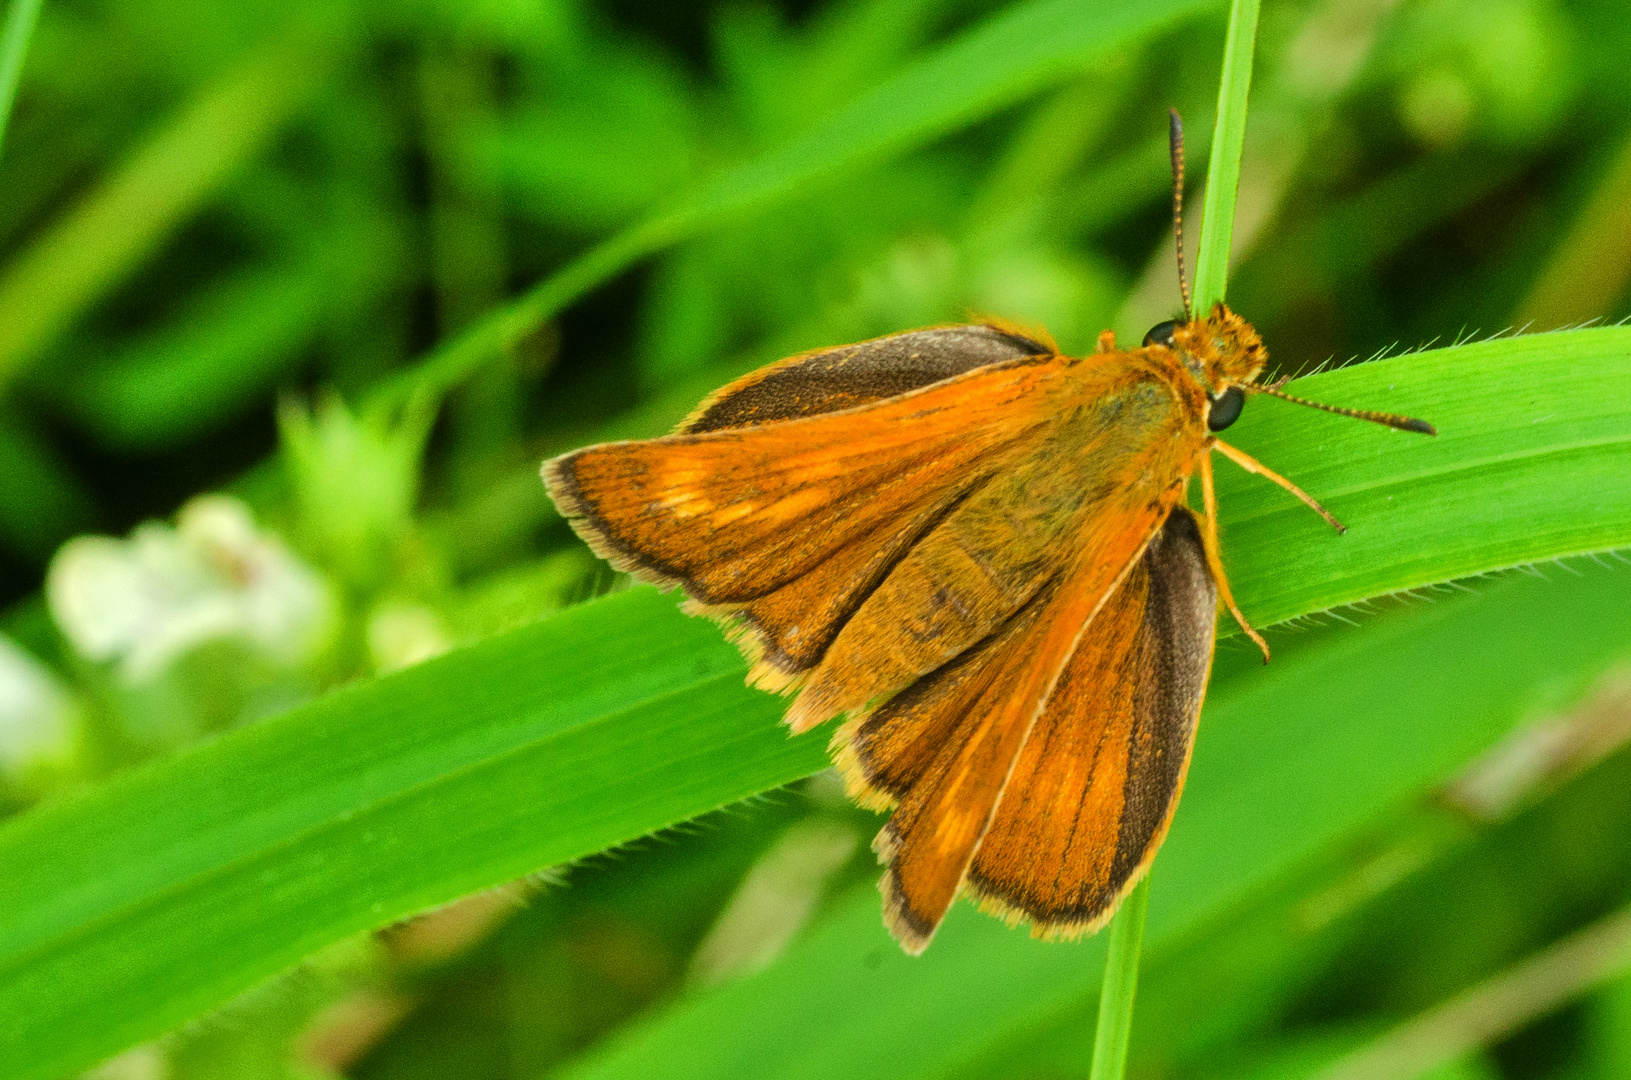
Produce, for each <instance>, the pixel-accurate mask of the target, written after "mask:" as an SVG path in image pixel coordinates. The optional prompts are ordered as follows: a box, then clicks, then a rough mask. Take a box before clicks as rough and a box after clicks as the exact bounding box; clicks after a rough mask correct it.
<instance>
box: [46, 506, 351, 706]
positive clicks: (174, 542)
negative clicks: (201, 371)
mask: <svg viewBox="0 0 1631 1080" xmlns="http://www.w3.org/2000/svg"><path fill="white" fill-rule="evenodd" d="M45 595H46V600H47V602H48V603H49V605H50V608H51V614H52V616H53V617H54V618H55V619H56V622H57V625H58V626H59V627H60V628H61V629H62V632H63V634H64V636H66V637H67V638H68V640H69V641H70V642H72V643H73V646H74V648H75V649H76V650H78V651H79V653H80V654H81V655H83V656H85V657H87V658H88V659H91V660H97V661H111V662H114V663H116V664H117V666H118V670H119V672H120V674H121V675H122V676H124V677H125V678H126V679H127V680H128V681H130V682H141V681H144V680H146V679H149V678H151V677H152V676H154V675H156V674H158V673H159V672H161V671H162V670H164V668H165V667H166V666H167V665H168V664H169V663H170V662H171V661H172V660H174V659H175V658H176V657H178V656H180V655H182V654H183V653H185V652H187V651H188V650H189V649H192V648H195V647H197V646H199V645H202V644H204V643H206V642H209V641H215V640H220V639H225V638H236V639H239V640H242V641H245V642H246V643H248V644H250V645H251V646H253V647H254V648H256V649H257V651H259V652H261V653H262V654H263V655H265V656H266V657H268V658H269V659H272V660H275V661H277V662H280V663H284V664H289V665H294V664H298V663H300V662H301V661H303V660H305V659H307V658H309V657H310V656H312V655H313V654H314V653H315V652H316V651H317V650H318V649H320V648H321V647H322V646H323V644H324V642H325V641H326V640H327V636H328V633H329V630H330V627H331V626H332V622H333V615H334V603H333V599H332V597H331V596H330V594H329V591H328V588H327V587H326V586H325V584H324V582H323V580H322V578H321V577H319V576H318V574H317V573H316V571H314V570H312V569H311V568H310V567H308V566H306V565H305V564H304V563H302V562H301V561H300V560H299V559H297V558H295V556H294V555H293V554H291V553H290V552H289V550H288V549H287V548H286V547H284V546H283V544H282V542H280V541H279V540H278V539H277V538H276V537H275V536H273V535H271V534H270V533H265V532H261V531H260V530H258V529H257V528H256V527H255V521H254V518H253V517H252V516H251V514H250V511H249V508H248V507H247V506H245V505H244V504H243V503H242V502H240V501H239V500H237V499H234V498H231V497H229V496H225V495H203V496H200V497H198V498H196V499H193V500H192V501H191V502H189V503H188V504H187V505H186V506H184V507H182V509H181V513H180V514H179V515H178V516H177V520H176V526H175V528H171V527H169V526H167V525H163V524H159V523H157V522H149V523H147V524H145V525H141V526H138V527H137V528H136V530H135V531H134V532H132V533H131V535H130V539H128V540H115V539H112V538H111V537H105V536H82V537H78V538H76V539H74V540H70V541H69V542H68V543H66V544H64V545H63V546H62V549H61V550H60V551H58V552H57V555H56V558H54V559H53V560H52V562H51V569H50V571H49V572H48V573H47V575H46V582H45Z"/></svg>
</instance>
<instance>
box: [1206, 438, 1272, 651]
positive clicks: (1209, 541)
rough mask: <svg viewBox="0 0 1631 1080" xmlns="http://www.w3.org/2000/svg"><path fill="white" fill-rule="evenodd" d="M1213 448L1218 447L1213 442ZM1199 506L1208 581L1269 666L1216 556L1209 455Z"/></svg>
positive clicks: (1215, 498)
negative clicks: (1203, 519)
mask: <svg viewBox="0 0 1631 1080" xmlns="http://www.w3.org/2000/svg"><path fill="white" fill-rule="evenodd" d="M1213 443H1214V445H1217V446H1222V445H1223V444H1222V443H1219V442H1217V440H1216V439H1214V440H1213ZM1201 502H1202V504H1203V506H1204V508H1205V511H1206V529H1205V530H1204V531H1203V532H1202V533H1201V546H1202V547H1203V548H1205V549H1206V565H1207V566H1208V567H1209V568H1210V569H1211V571H1212V580H1213V581H1215V582H1217V586H1218V597H1219V599H1221V600H1222V601H1223V603H1224V606H1225V607H1227V608H1228V609H1229V614H1231V615H1233V616H1234V617H1235V622H1237V623H1239V624H1240V628H1241V629H1242V630H1244V631H1245V632H1246V636H1247V637H1249V638H1251V639H1252V640H1253V641H1255V642H1256V643H1257V647H1258V648H1259V649H1262V650H1263V663H1265V664H1266V663H1268V662H1269V643H1268V642H1266V641H1264V640H1263V635H1262V634H1259V633H1258V632H1257V631H1256V630H1254V629H1252V624H1251V623H1249V622H1247V621H1246V616H1244V615H1242V614H1241V613H1240V608H1239V607H1237V606H1236V605H1235V598H1234V594H1233V593H1231V592H1230V591H1229V578H1228V575H1226V574H1225V573H1224V572H1223V557H1222V556H1221V555H1220V554H1218V495H1217V491H1216V490H1215V489H1214V488H1213V486H1212V455H1211V454H1210V453H1203V454H1202V455H1201Z"/></svg>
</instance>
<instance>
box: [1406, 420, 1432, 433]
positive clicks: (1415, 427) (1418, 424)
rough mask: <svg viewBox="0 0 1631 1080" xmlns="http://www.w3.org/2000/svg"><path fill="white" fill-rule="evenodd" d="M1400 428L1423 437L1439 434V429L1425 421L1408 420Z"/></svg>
mask: <svg viewBox="0 0 1631 1080" xmlns="http://www.w3.org/2000/svg"><path fill="white" fill-rule="evenodd" d="M1400 427H1401V428H1403V430H1405V431H1415V432H1418V433H1420V434H1422V435H1437V434H1438V428H1436V427H1434V426H1433V425H1432V424H1429V423H1428V422H1427V421H1425V420H1406V421H1405V422H1404V423H1403V424H1401V425H1400Z"/></svg>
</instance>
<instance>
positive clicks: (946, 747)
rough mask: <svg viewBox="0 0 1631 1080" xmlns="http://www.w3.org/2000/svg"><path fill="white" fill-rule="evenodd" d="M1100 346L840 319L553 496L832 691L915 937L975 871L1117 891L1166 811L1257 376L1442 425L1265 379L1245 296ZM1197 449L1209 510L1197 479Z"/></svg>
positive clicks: (1012, 880)
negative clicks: (1236, 425) (1216, 478)
mask: <svg viewBox="0 0 1631 1080" xmlns="http://www.w3.org/2000/svg"><path fill="white" fill-rule="evenodd" d="M1171 135H1172V158H1173V173H1174V184H1173V189H1174V190H1173V201H1174V220H1175V224H1176V226H1177V230H1176V231H1177V232H1178V252H1179V283H1180V288H1181V291H1182V293H1183V299H1184V309H1185V318H1184V319H1183V320H1181V321H1173V322H1166V323H1162V324H1161V325H1159V326H1157V327H1155V328H1154V329H1152V330H1151V331H1150V332H1149V333H1148V334H1147V335H1146V336H1145V338H1144V341H1143V344H1142V345H1141V346H1140V347H1138V348H1134V349H1122V348H1120V347H1118V346H1117V344H1116V341H1115V337H1114V335H1113V334H1112V333H1110V332H1109V331H1106V332H1105V333H1103V334H1101V335H1100V336H1099V340H1098V348H1097V351H1096V352H1095V353H1093V354H1092V355H1091V356H1085V357H1071V356H1065V355H1062V354H1061V353H1060V351H1059V350H1058V348H1057V347H1056V346H1055V345H1054V343H1053V342H1052V341H1051V340H1049V339H1048V337H1047V336H1046V335H1045V334H1036V333H1031V332H1027V331H1024V330H1021V329H1019V328H1016V327H1012V326H1009V325H1006V324H1001V323H995V322H993V323H987V324H984V325H975V326H941V327H933V328H930V329H924V330H914V331H911V332H909V333H902V334H895V335H892V336H889V337H883V338H878V339H875V340H872V341H864V342H861V343H859V344H855V345H845V346H841V347H838V348H827V349H817V350H814V351H812V352H807V353H803V354H801V355H799V356H794V357H791V358H789V359H786V360H783V361H781V362H780V363H776V364H772V365H771V366H769V367H767V368H764V369H762V370H760V371H756V372H754V373H753V374H751V375H748V376H746V377H744V378H742V379H739V380H738V381H736V382H734V383H732V384H731V385H729V386H727V387H725V388H724V389H722V390H720V391H718V392H716V393H715V394H713V395H712V396H711V397H709V398H708V399H707V400H705V401H704V402H703V403H702V404H701V405H700V406H699V407H698V408H697V410H696V411H695V412H693V413H692V414H691V416H690V417H688V418H687V419H686V420H685V421H684V422H683V423H681V424H680V425H679V427H678V428H677V429H675V431H674V433H673V434H671V435H668V436H667V437H665V438H660V439H650V440H646V441H640V442H615V443H605V444H602V445H599V446H590V447H586V448H584V449H582V450H577V451H574V452H573V453H570V454H566V455H564V456H562V457H559V458H556V459H554V460H552V461H550V462H548V463H547V464H546V465H545V466H544V479H545V482H546V484H547V485H548V488H549V493H550V495H551V497H552V498H553V499H554V500H555V503H556V505H557V506H558V507H559V508H560V510H561V512H562V513H563V514H564V515H565V516H566V518H567V519H568V520H569V521H570V522H571V523H572V526H573V528H574V529H576V530H577V532H578V534H579V535H580V536H582V537H583V539H584V540H585V541H587V542H588V544H589V546H590V547H591V548H593V549H594V551H595V552H596V553H597V554H598V555H600V556H601V557H603V558H605V559H606V560H608V561H609V562H610V563H611V564H612V565H613V566H615V567H617V568H618V569H619V570H623V571H626V572H628V573H630V574H632V575H634V576H635V577H636V578H638V579H640V580H642V581H648V582H652V583H654V584H657V585H660V586H662V587H665V588H672V587H679V588H682V589H684V590H685V592H686V593H687V594H688V596H689V597H690V599H689V601H688V602H687V604H686V610H687V611H689V612H691V613H693V614H701V615H708V616H711V617H713V618H715V619H718V620H720V621H721V622H723V623H725V624H726V626H727V628H728V632H729V633H730V634H731V635H732V636H733V638H734V639H735V640H736V641H737V642H738V643H739V644H740V645H741V646H742V648H743V651H744V652H745V653H746V654H747V656H748V658H749V660H750V662H751V671H750V673H749V675H748V681H749V682H750V683H751V684H753V685H755V686H759V687H763V688H765V689H767V690H773V691H777V692H780V693H784V694H793V695H796V697H795V699H794V701H793V702H792V705H791V707H790V708H789V709H788V711H787V724H788V726H789V727H791V728H792V730H793V732H794V733H801V732H804V731H808V730H809V729H810V728H812V727H814V726H816V725H817V724H820V723H822V722H823V721H826V720H829V719H832V718H834V717H842V718H843V723H842V726H841V727H840V728H839V730H838V732H837V734H836V735H835V736H834V737H833V740H832V750H833V755H834V758H835V761H836V763H837V765H838V768H839V770H840V771H841V772H842V774H843V776H844V780H845V783H846V785H847V787H848V790H849V792H850V794H851V796H852V797H853V798H854V799H855V800H856V801H857V802H859V803H860V804H861V805H863V806H867V807H871V808H875V809H880V810H882V809H891V808H892V809H893V811H894V812H893V815H892V816H891V817H890V819H889V822H888V824H887V825H885V826H884V828H883V830H882V832H880V833H879V834H878V837H877V840H876V841H875V842H874V844H873V846H874V848H875V849H876V851H877V853H878V856H879V859H880V860H881V861H882V862H884V863H886V864H887V866H888V869H887V870H886V871H885V873H884V876H883V880H882V882H881V883H880V888H881V889H882V891H883V894H884V920H885V922H886V923H887V924H888V926H889V929H890V931H891V932H892V933H893V934H894V935H895V937H896V938H897V939H898V940H899V941H900V943H901V945H902V947H903V948H905V949H906V951H907V952H910V953H919V952H921V951H922V950H923V949H924V948H926V947H927V945H928V943H929V941H930V939H931V938H932V937H933V936H934V932H935V930H936V928H937V927H938V926H939V924H940V921H941V919H942V918H944V916H945V914H946V911H947V909H948V908H949V907H950V906H951V903H952V901H953V900H954V899H955V898H956V896H957V895H958V894H959V893H960V892H963V893H968V894H970V895H972V896H973V897H974V898H975V899H977V900H978V901H979V902H980V905H981V906H982V907H983V908H986V909H988V910H991V911H993V912H995V913H997V914H999V915H1001V916H1004V917H1006V918H1008V919H1009V920H1010V921H1015V922H1017V921H1021V920H1028V921H1029V922H1030V923H1031V924H1032V929H1033V933H1035V934H1038V935H1040V936H1046V937H1074V936H1076V935H1079V934H1082V933H1087V932H1091V931H1093V930H1095V929H1097V928H1098V927H1100V926H1101V925H1103V923H1104V922H1105V921H1106V920H1107V919H1108V918H1109V917H1110V915H1111V914H1112V913H1113V912H1114V910H1115V908H1116V905H1117V904H1118V903H1119V901H1120V899H1121V898H1122V897H1123V896H1124V895H1125V894H1126V893H1127V891H1128V890H1129V889H1131V888H1132V886H1133V885H1134V884H1135V883H1136V882H1137V881H1138V880H1139V878H1140V877H1142V875H1143V874H1144V872H1145V871H1146V870H1147V868H1148V867H1149V864H1150V860H1151V859H1152V858H1153V857H1154V854H1155V851H1156V849H1157V848H1158V847H1159V846H1160V844H1161V841H1162V839H1163V837H1164V836H1165V835H1166V831H1167V826H1168V824H1169V823H1170V822H1171V820H1172V813H1173V809H1174V807H1175V806H1176V805H1177V801H1178V795H1179V792H1180V790H1181V789H1182V787H1183V782H1184V774H1185V771H1186V769H1187V767H1188V764H1189V756H1190V749H1191V747H1192V746H1193V745H1194V735H1195V723H1196V718H1197V716H1198V715H1199V712H1200V706H1201V699H1202V697H1203V696H1204V694H1205V691H1206V682H1207V676H1208V674H1209V672H1210V670H1211V664H1212V646H1213V638H1214V633H1215V627H1216V621H1217V612H1218V609H1219V606H1220V604H1221V605H1222V606H1223V607H1226V608H1227V609H1228V610H1229V611H1230V612H1231V613H1232V614H1233V615H1234V618H1235V619H1236V620H1237V621H1238V622H1239V624H1240V626H1241V628H1242V629H1243V630H1244V631H1245V632H1246V633H1247V634H1248V635H1250V637H1251V638H1252V640H1253V641H1255V642H1256V643H1257V644H1258V646H1259V647H1260V648H1261V649H1262V651H1263V656H1264V659H1265V661H1266V660H1267V659H1268V655H1269V650H1268V646H1267V645H1266V644H1265V643H1264V641H1263V639H1262V637H1261V636H1260V635H1259V634H1258V633H1257V632H1256V631H1255V630H1253V629H1252V627H1251V626H1250V624H1249V623H1248V622H1247V621H1246V619H1245V617H1244V616H1243V615H1242V614H1241V613H1240V610H1239V608H1237V607H1236V606H1235V603H1234V600H1233V598H1232V597H1231V596H1230V593H1229V584H1228V579H1227V578H1226V577H1225V575H1224V571H1223V564H1222V561H1221V560H1220V558H1219V554H1218V537H1217V509H1216V500H1215V497H1214V494H1213V484H1212V466H1211V455H1212V452H1213V451H1217V452H1218V453H1221V454H1223V455H1224V456H1225V457H1227V458H1229V459H1230V460H1232V461H1234V462H1236V463H1237V464H1239V465H1241V466H1243V467H1245V468H1246V469H1248V470H1250V471H1252V472H1255V473H1258V474H1260V475H1262V476H1264V477H1266V478H1268V479H1270V480H1273V481H1274V482H1275V483H1277V484H1279V485H1281V486H1282V487H1284V488H1285V489H1286V490H1287V491H1289V492H1291V493H1292V494H1294V495H1295V496H1296V497H1297V498H1299V499H1301V500H1302V501H1303V502H1305V503H1307V504H1308V505H1309V506H1310V507H1312V508H1313V509H1314V510H1316V511H1318V512H1319V513H1320V514H1321V515H1322V516H1324V517H1325V519H1326V520H1327V521H1329V522H1330V523H1331V524H1332V525H1333V526H1335V527H1336V528H1337V529H1338V530H1339V531H1340V530H1341V529H1342V526H1341V524H1340V523H1338V522H1337V520H1336V518H1334V517H1332V516H1331V514H1330V513H1329V512H1328V511H1326V510H1325V508H1324V507H1322V506H1320V504H1319V503H1318V502H1316V501H1315V500H1314V499H1313V498H1311V497H1310V496H1309V495H1307V494H1305V493H1304V492H1302V491H1301V490H1300V489H1298V488H1297V487H1296V485H1294V484H1292V483H1291V482H1290V481H1289V480H1286V479H1285V478H1284V477H1281V476H1279V475H1277V474H1276V473H1274V472H1272V471H1271V470H1269V469H1268V468H1266V467H1265V466H1263V465H1261V464H1259V463H1258V462H1257V461H1255V460H1253V459H1252V458H1251V457H1249V456H1247V455H1246V454H1244V453H1242V452H1241V451H1240V450H1238V449H1235V448H1234V447H1231V446H1229V445H1228V444H1226V443H1224V442H1222V441H1220V440H1219V438H1218V434H1217V433H1218V432H1220V431H1222V430H1224V429H1225V428H1227V427H1228V426H1229V425H1230V424H1231V423H1233V422H1234V420H1235V418H1236V417H1238V416H1239V415H1240V412H1241V408H1242V406H1243V404H1244V402H1245V397H1246V395H1247V394H1272V395H1274V396H1276V397H1280V398H1283V399H1285V400H1288V401H1293V402H1297V403H1299V404H1305V405H1313V406H1314V407H1316V408H1322V409H1327V410H1328V411H1331V412H1337V413H1341V414H1343V415H1347V416H1354V417H1358V418H1360V419H1365V420H1372V421H1376V422H1378V423H1382V424H1386V425H1389V426H1392V427H1395V428H1400V429H1403V430H1407V431H1418V432H1423V433H1426V434H1433V429H1432V427H1431V425H1428V424H1426V423H1424V422H1422V421H1420V420H1411V419H1407V418H1404V417H1398V416H1392V415H1388V414H1383V413H1372V412H1362V411H1358V410H1350V409H1339V408H1334V407H1332V406H1327V405H1319V404H1316V403H1314V402H1307V401H1303V400H1302V399H1299V398H1293V397H1290V396H1289V395H1287V394H1285V393H1283V392H1282V391H1281V389H1280V384H1279V383H1275V384H1272V385H1260V384H1259V383H1258V379H1259V378H1260V377H1261V375H1262V373H1263V368H1264V364H1265V363H1266V362H1267V360H1268V353H1267V351H1266V350H1265V349H1264V347H1263V343H1262V341H1261V340H1260V339H1259V337H1258V335H1257V332H1256V331H1255V330H1254V329H1253V328H1252V327H1251V325H1250V324H1248V323H1247V322H1246V321H1245V320H1243V319H1242V318H1240V317H1239V316H1238V315H1236V314H1234V313H1233V312H1231V311H1230V310H1229V309H1228V308H1226V307H1224V306H1223V305H1222V304H1221V303H1220V304H1216V305H1214V306H1213V307H1212V309H1211V311H1210V312H1208V313H1206V314H1205V315H1204V316H1203V317H1200V318H1195V317H1192V315H1191V314H1190V295H1189V286H1188V283H1187V281H1186V280H1185V278H1184V273H1183V261H1182V259H1183V240H1182V221H1183V216H1182V198H1183V135H1182V127H1181V125H1180V123H1179V120H1178V116H1177V113H1176V112H1174V113H1173V114H1172V133H1171ZM1197 471H1198V472H1199V473H1200V479H1201V497H1202V506H1203V512H1202V513H1201V514H1196V513H1195V512H1193V511H1192V510H1190V509H1189V506H1188V503H1187V499H1186V494H1187V491H1188V485H1189V481H1190V477H1191V476H1192V475H1193V474H1195V473H1196V472H1197Z"/></svg>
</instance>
